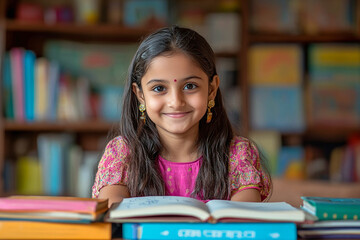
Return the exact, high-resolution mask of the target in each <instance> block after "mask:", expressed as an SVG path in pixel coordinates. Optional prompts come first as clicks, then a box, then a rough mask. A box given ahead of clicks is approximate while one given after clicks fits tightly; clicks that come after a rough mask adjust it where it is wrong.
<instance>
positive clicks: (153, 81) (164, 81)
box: [146, 75, 202, 85]
mask: <svg viewBox="0 0 360 240" xmlns="http://www.w3.org/2000/svg"><path fill="white" fill-rule="evenodd" d="M189 79H199V80H202V78H201V77H199V76H196V75H192V76H189V77H186V78H182V79H176V80H178V81H186V80H189ZM166 82H170V81H169V80H165V79H151V80H150V81H148V82H147V83H146V85H149V84H152V83H166Z"/></svg>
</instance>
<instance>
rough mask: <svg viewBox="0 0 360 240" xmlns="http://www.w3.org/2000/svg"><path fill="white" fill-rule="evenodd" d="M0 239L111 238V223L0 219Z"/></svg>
mask: <svg viewBox="0 0 360 240" xmlns="http://www.w3.org/2000/svg"><path fill="white" fill-rule="evenodd" d="M0 239H74V240H75V239H89V240H91V239H111V224H110V223H102V222H97V223H90V224H75V223H49V222H32V221H0Z"/></svg>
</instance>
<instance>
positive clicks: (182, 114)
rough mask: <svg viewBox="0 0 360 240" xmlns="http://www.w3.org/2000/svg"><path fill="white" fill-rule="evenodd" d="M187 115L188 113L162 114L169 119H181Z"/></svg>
mask: <svg viewBox="0 0 360 240" xmlns="http://www.w3.org/2000/svg"><path fill="white" fill-rule="evenodd" d="M189 113H190V112H174V113H164V115H166V116H168V117H171V118H182V117H184V116H186V115H187V114H189Z"/></svg>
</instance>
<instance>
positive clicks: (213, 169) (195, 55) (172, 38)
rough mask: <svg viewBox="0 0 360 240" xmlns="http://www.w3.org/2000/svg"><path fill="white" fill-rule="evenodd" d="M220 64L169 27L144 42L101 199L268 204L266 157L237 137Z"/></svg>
mask: <svg viewBox="0 0 360 240" xmlns="http://www.w3.org/2000/svg"><path fill="white" fill-rule="evenodd" d="M219 83H220V80H219V77H218V75H217V73H216V68H215V57H214V52H213V51H212V49H211V47H210V46H209V44H208V43H207V42H206V40H205V39H204V38H203V37H202V36H200V35H199V34H198V33H196V32H194V31H193V30H190V29H186V28H180V27H169V28H164V29H161V30H159V31H157V32H155V33H153V34H151V35H150V36H148V37H147V38H146V39H144V40H143V41H142V43H141V44H140V46H139V48H138V50H137V52H136V53H135V56H134V58H133V60H132V62H131V65H130V68H129V75H128V79H127V83H126V86H125V90H124V102H123V109H122V116H121V122H120V133H119V136H118V137H116V138H114V139H113V140H111V141H110V142H109V143H108V145H107V146H106V149H105V152H104V154H103V156H102V158H101V160H100V162H99V166H98V171H97V174H96V178H95V183H94V186H93V188H92V194H93V197H94V198H109V202H110V203H109V204H111V203H112V202H118V201H121V200H122V198H128V197H138V196H153V195H173V196H185V197H193V198H196V199H199V200H204V201H206V200H211V199H228V200H234V201H262V200H264V199H265V198H266V197H267V196H268V195H269V192H270V186H271V180H270V177H269V175H268V174H267V172H266V171H265V170H264V168H263V166H261V160H260V157H259V152H258V150H257V149H256V147H255V146H254V145H253V144H252V143H251V142H250V141H249V140H247V139H246V138H243V137H239V136H234V133H233V130H232V127H231V124H230V122H229V119H228V117H227V115H226V112H225V109H224V106H223V102H222V97H221V93H220V89H219Z"/></svg>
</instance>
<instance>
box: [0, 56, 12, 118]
mask: <svg viewBox="0 0 360 240" xmlns="http://www.w3.org/2000/svg"><path fill="white" fill-rule="evenodd" d="M3 79H4V81H3V92H2V94H4V95H3V102H4V109H5V112H4V113H5V118H6V119H14V101H13V89H12V88H13V85H12V76H11V60H10V55H9V53H6V54H5V57H4V65H3Z"/></svg>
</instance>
